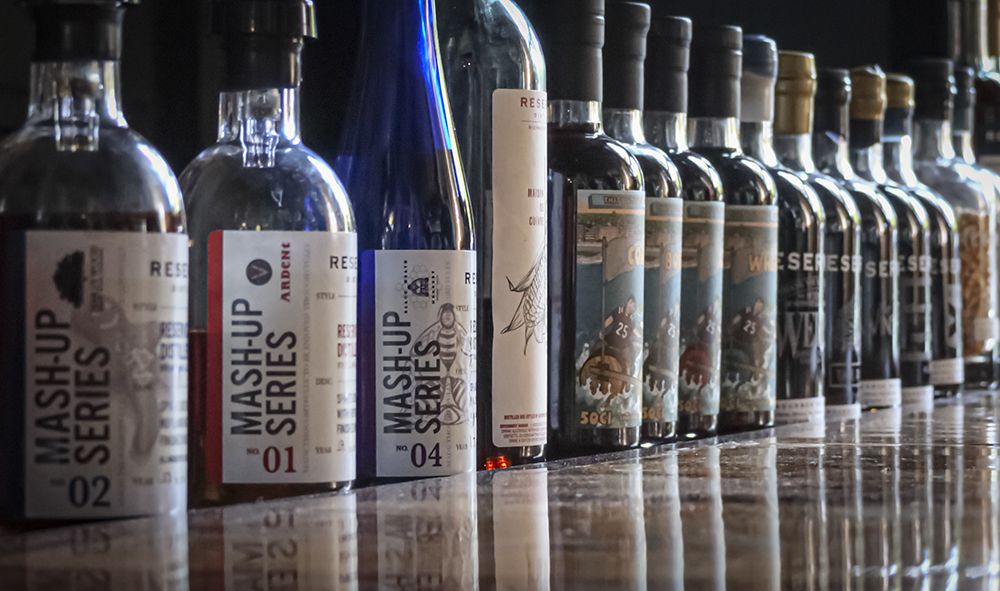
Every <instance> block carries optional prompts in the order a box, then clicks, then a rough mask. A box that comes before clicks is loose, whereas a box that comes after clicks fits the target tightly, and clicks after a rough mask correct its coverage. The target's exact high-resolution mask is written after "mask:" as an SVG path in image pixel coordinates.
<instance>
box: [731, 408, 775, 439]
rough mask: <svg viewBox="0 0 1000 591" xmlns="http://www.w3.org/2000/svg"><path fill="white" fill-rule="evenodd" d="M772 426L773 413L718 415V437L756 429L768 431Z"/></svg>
mask: <svg viewBox="0 0 1000 591" xmlns="http://www.w3.org/2000/svg"><path fill="white" fill-rule="evenodd" d="M773 426H774V411H773V410H763V411H751V412H722V413H719V428H718V432H719V434H720V435H731V434H733V433H744V432H746V431H756V430H758V429H769V428H771V427H773Z"/></svg>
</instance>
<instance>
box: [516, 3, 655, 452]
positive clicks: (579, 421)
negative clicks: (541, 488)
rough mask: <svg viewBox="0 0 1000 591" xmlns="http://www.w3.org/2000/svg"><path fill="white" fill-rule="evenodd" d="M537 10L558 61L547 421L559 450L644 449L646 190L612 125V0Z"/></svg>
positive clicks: (552, 98) (546, 43)
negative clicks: (605, 109) (607, 67)
mask: <svg viewBox="0 0 1000 591" xmlns="http://www.w3.org/2000/svg"><path fill="white" fill-rule="evenodd" d="M530 16H531V17H532V21H533V22H534V24H535V29H536V31H537V32H538V37H539V39H540V40H541V43H542V48H543V50H544V52H545V56H546V59H547V60H548V64H549V66H550V67H549V68H548V72H549V81H548V82H549V105H548V106H549V191H548V200H549V201H548V203H549V257H548V261H549V311H550V314H549V350H550V354H549V367H550V376H549V396H550V404H554V405H555V406H556V407H557V410H555V411H554V410H553V409H552V407H551V406H550V410H549V418H550V426H551V427H552V430H553V431H554V432H555V439H556V441H557V443H556V445H557V447H558V448H559V452H558V453H560V454H562V455H580V454H586V453H597V452H601V451H611V450H617V449H627V448H631V447H636V446H638V445H639V439H640V431H641V426H642V310H643V300H644V285H645V282H644V266H645V265H644V261H643V260H642V257H641V256H636V253H639V252H641V250H642V248H643V245H644V243H645V238H646V236H645V227H646V226H645V213H646V193H645V188H644V185H643V176H642V168H641V165H640V164H639V161H638V160H636V158H635V156H633V155H632V154H631V153H630V152H629V151H628V150H627V149H626V148H625V146H623V145H622V144H621V143H620V142H618V141H615V140H614V139H612V138H611V137H609V136H608V135H607V134H606V133H605V132H604V124H603V119H602V115H601V100H602V88H603V84H602V82H601V80H602V72H603V67H602V62H601V49H602V47H603V46H604V0H586V1H585V2H579V1H578V0H545V1H544V2H539V3H537V4H536V5H535V6H534V10H533V11H532V12H531V14H530ZM630 255H631V256H630Z"/></svg>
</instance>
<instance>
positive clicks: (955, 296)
mask: <svg viewBox="0 0 1000 591" xmlns="http://www.w3.org/2000/svg"><path fill="white" fill-rule="evenodd" d="M886 95H887V105H888V108H887V109H886V113H885V136H884V137H883V138H882V148H883V152H884V162H885V172H886V176H888V177H889V180H890V181H892V182H894V183H896V184H898V185H900V186H901V187H903V188H904V189H905V190H906V191H907V192H908V193H909V194H910V195H912V196H913V197H914V198H915V199H917V200H919V201H920V203H921V205H923V206H924V209H926V210H927V215H928V217H929V220H930V223H931V252H930V256H931V305H930V308H931V353H932V359H931V363H930V379H931V385H933V386H934V390H935V396H956V395H958V394H960V393H961V392H962V390H963V387H962V384H964V383H965V364H964V362H963V361H962V323H961V321H960V320H959V319H960V318H961V317H962V283H961V276H960V268H961V267H960V262H959V261H960V260H959V234H958V220H957V218H956V217H955V210H954V208H952V206H951V205H949V204H948V202H947V201H945V200H944V198H943V197H941V196H940V195H938V194H937V193H935V192H933V191H931V190H930V189H929V188H928V187H927V186H926V185H924V184H923V183H921V182H920V181H919V180H918V179H917V173H916V172H914V170H913V137H912V136H913V107H914V98H913V97H914V95H913V80H912V79H911V78H908V77H906V76H901V75H899V74H889V75H888V76H887V77H886Z"/></svg>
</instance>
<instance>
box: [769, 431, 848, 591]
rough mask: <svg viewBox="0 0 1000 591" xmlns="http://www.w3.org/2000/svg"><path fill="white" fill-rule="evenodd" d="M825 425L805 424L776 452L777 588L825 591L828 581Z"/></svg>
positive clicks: (829, 541) (829, 542) (795, 590)
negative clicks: (777, 487) (779, 484)
mask: <svg viewBox="0 0 1000 591" xmlns="http://www.w3.org/2000/svg"><path fill="white" fill-rule="evenodd" d="M824 437H825V424H824V423H822V422H818V423H806V424H804V425H800V426H798V427H797V428H796V431H795V432H794V433H792V434H790V435H787V436H785V437H783V438H782V445H781V446H780V447H778V449H777V454H778V458H777V475H778V478H779V480H780V482H781V488H780V490H779V492H778V495H779V500H780V505H779V514H780V519H781V529H780V534H781V561H780V563H781V588H782V590H784V591H826V590H827V589H828V588H829V579H830V553H829V545H830V544H831V543H836V542H837V540H832V541H831V540H828V538H827V535H828V534H827V529H828V528H827V514H826V513H827V509H826V503H827V499H826V495H827V486H826V469H825V466H824V461H825V456H826V450H825V448H824Z"/></svg>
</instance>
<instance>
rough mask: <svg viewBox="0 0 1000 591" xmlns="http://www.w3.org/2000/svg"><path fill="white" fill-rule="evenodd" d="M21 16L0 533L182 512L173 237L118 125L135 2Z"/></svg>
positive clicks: (176, 196) (36, 5) (7, 261)
mask: <svg viewBox="0 0 1000 591" xmlns="http://www.w3.org/2000/svg"><path fill="white" fill-rule="evenodd" d="M25 4H26V5H27V7H28V8H29V9H30V10H31V12H32V13H33V16H34V19H35V23H36V37H35V39H36V42H35V53H34V56H33V58H32V65H31V95H30V99H29V107H28V119H27V121H26V123H25V125H24V126H23V127H22V128H21V129H20V130H19V131H17V132H15V133H14V134H12V135H11V136H9V137H8V138H7V139H6V140H5V141H4V142H3V143H2V144H0V284H2V285H3V289H0V379H2V380H3V383H4V389H3V392H2V394H0V406H2V407H3V408H4V412H3V413H2V414H0V416H2V418H0V425H2V429H0V432H2V433H3V435H2V436H0V447H2V448H3V450H4V451H3V454H0V477H2V478H3V480H4V482H5V483H6V484H5V485H4V486H3V487H0V524H2V525H5V526H15V527H22V526H24V527H28V526H33V525H36V524H37V525H40V524H43V523H44V524H46V525H52V524H54V523H56V522H60V521H62V522H65V521H80V520H95V519H108V518H120V517H132V516H139V515H153V514H159V513H181V514H183V512H184V510H185V507H186V498H187V487H186V480H187V430H186V422H187V377H188V375H187V328H186V324H187V293H188V283H187V280H188V253H187V237H186V236H184V232H185V231H186V229H187V228H186V225H187V224H186V220H185V214H184V206H183V203H182V200H181V193H180V189H179V188H178V186H177V180H176V178H175V177H174V175H173V173H172V172H171V171H170V167H169V166H168V165H167V163H166V162H165V161H164V160H163V158H162V157H161V156H160V154H159V152H157V151H156V149H155V148H154V147H153V146H151V145H150V144H149V143H148V142H147V141H146V140H145V139H144V138H142V137H141V136H140V135H139V134H137V133H136V132H135V131H133V130H131V129H130V128H129V126H128V123H127V122H126V120H125V115H124V114H123V113H122V110H121V105H122V100H121V99H122V94H121V85H120V60H121V48H122V22H123V20H124V16H125V6H126V5H127V4H135V2H125V1H119V0H106V1H93V0H88V1H84V0H79V1H75V0H68V1H47V0H33V1H30V2H25ZM72 376H75V380H76V381H75V386H74V388H75V389H74V395H73V396H70V394H69V393H68V392H67V391H66V390H65V386H67V385H69V384H70V381H71V380H72V379H74V378H73V377H72ZM68 433H76V442H75V443H73V444H72V448H71V446H70V444H71V440H70V438H69V436H68V435H67V434H68ZM71 449H73V451H72V453H71V451H70V450H71ZM28 458H33V460H30V461H29V460H28Z"/></svg>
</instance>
